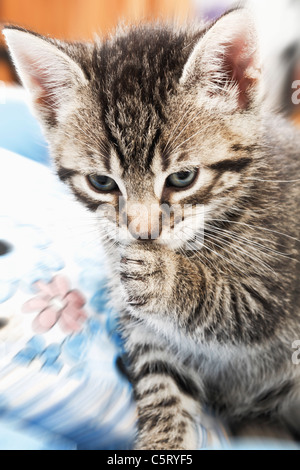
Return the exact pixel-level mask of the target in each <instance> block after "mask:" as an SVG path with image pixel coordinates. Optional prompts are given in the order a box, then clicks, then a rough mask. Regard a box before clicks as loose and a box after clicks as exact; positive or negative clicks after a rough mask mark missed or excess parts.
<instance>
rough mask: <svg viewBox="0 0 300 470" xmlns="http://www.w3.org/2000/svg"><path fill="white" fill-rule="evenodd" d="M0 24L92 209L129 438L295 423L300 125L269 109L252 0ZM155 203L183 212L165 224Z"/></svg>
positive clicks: (174, 439) (192, 439)
mask: <svg viewBox="0 0 300 470" xmlns="http://www.w3.org/2000/svg"><path fill="white" fill-rule="evenodd" d="M4 34H5V36H6V39H7V42H8V45H9V48H10V51H11V54H12V58H13V60H14V62H15V65H16V68H17V70H18V72H19V75H20V77H21V79H22V81H23V84H24V86H25V87H26V88H27V89H28V90H29V91H30V93H31V96H32V103H33V106H34V110H35V112H36V114H37V116H38V117H39V119H40V121H41V123H42V125H43V128H44V132H45V135H46V137H47V139H48V142H49V144H50V149H51V153H52V156H53V159H54V162H55V164H56V168H57V173H58V175H59V177H60V178H61V179H62V180H63V181H65V182H66V183H67V184H68V185H69V186H70V187H71V188H72V190H73V192H74V194H75V196H76V197H77V198H78V199H79V201H81V202H82V203H83V204H85V205H86V207H87V208H88V209H89V210H90V211H91V212H92V213H93V212H94V213H96V215H97V218H98V219H99V237H101V238H102V239H105V241H104V246H105V247H106V248H107V254H108V256H109V259H110V263H109V264H110V267H111V281H110V289H111V297H112V300H113V302H114V304H115V306H116V308H118V310H119V312H120V322H121V325H122V331H123V335H124V339H125V342H126V349H127V355H128V363H129V370H130V374H131V377H132V383H133V386H134V392H135V398H136V401H137V408H138V416H139V433H138V437H137V442H136V448H137V449H195V448H196V446H197V435H196V426H195V419H196V417H199V416H201V414H202V413H203V410H204V409H206V408H209V409H211V410H213V411H214V412H215V413H216V414H218V415H219V416H222V417H223V418H224V419H226V420H227V422H228V423H229V424H230V425H232V426H235V425H236V424H237V423H239V422H242V421H243V420H250V419H254V418H260V417H268V419H271V420H273V419H274V420H279V421H281V422H283V423H286V424H288V425H289V426H291V427H292V428H293V429H294V430H295V431H300V385H299V381H300V369H299V367H297V366H296V365H294V364H293V363H292V354H293V352H294V351H293V349H292V343H293V341H294V340H297V339H299V338H300V321H299V320H300V318H299V317H300V311H299V307H300V295H299V287H298V282H299V263H298V262H297V259H298V260H299V243H298V241H297V237H298V234H299V215H300V214H299V208H300V204H299V202H300V191H299V184H298V183H297V182H294V183H293V182H289V183H287V181H289V180H296V179H297V177H298V175H299V168H300V161H299V156H298V153H299V148H300V147H299V145H300V139H299V135H298V134H297V133H296V131H294V130H293V129H292V128H291V127H290V126H289V125H288V124H287V123H286V122H285V121H284V120H283V119H281V118H279V117H276V116H273V115H272V113H271V112H269V111H268V110H267V109H265V108H266V107H265V105H264V101H263V100H262V98H261V97H262V96H263V89H262V88H263V87H262V83H263V80H262V75H261V64H260V60H259V54H258V40H257V37H256V33H255V27H254V24H253V21H252V19H251V18H250V17H249V14H248V13H247V11H246V10H234V11H231V12H229V13H228V14H226V15H224V16H223V17H221V18H220V19H219V20H218V21H216V22H215V23H214V24H211V25H208V26H206V27H205V28H199V29H197V28H196V29H195V28H190V27H187V28H182V29H178V28H175V27H171V26H167V25H143V26H138V27H133V28H129V29H128V30H122V31H119V32H118V33H117V34H116V36H114V37H112V38H109V39H107V40H105V41H104V42H101V41H100V40H97V41H96V43H95V44H92V43H67V42H61V41H57V40H54V39H50V38H45V37H42V36H40V35H38V34H35V33H31V32H28V31H26V30H24V29H21V28H18V27H15V26H8V27H6V28H5V29H4ZM119 196H122V201H123V202H122V204H120V203H119ZM135 203H139V204H142V207H143V208H144V209H143V210H136V211H135V213H134V215H132V213H131V215H129V209H130V207H131V206H132V205H133V204H135ZM162 205H163V207H171V206H173V205H176V207H178V206H179V207H182V208H184V207H187V209H186V210H185V211H184V212H183V217H181V218H180V217H179V218H178V217H176V215H175V213H173V215H172V213H171V216H170V223H169V224H164V219H163V217H162V215H163V214H162V213H163V209H162ZM150 206H151V217H149V213H148V212H147V209H148V208H149V207H150ZM108 207H111V208H113V209H115V211H116V217H115V218H114V219H113V218H112V217H111V216H110V215H105V214H107V208H108ZM140 207H141V206H140ZM198 207H200V208H201V209H202V213H203V214H204V223H203V218H201V220H200V221H199V220H196V217H197V208H198ZM104 208H105V209H104ZM195 209H196V210H195ZM152 213H155V215H156V217H152ZM201 221H202V222H201ZM201 231H204V243H202V240H201V237H200V234H201ZM153 232H154V233H155V236H151V233H153ZM199 237H200V238H199ZM198 240H200V241H199V243H198V244H197V241H198ZM195 247H196V248H197V249H195ZM99 269H101V268H100V267H99Z"/></svg>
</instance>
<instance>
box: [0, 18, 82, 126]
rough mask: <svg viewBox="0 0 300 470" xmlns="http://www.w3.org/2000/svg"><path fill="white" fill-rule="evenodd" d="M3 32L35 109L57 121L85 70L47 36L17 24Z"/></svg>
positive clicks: (46, 117)
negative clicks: (20, 27)
mask: <svg viewBox="0 0 300 470" xmlns="http://www.w3.org/2000/svg"><path fill="white" fill-rule="evenodd" d="M3 34H4V36H5V38H6V41H7V44H8V47H9V50H10V53H11V56H12V59H13V62H14V64H15V66H16V69H17V72H18V74H19V76H20V78H21V81H22V83H23V85H24V87H25V88H26V89H27V90H28V91H29V92H30V94H31V98H32V102H33V107H34V109H35V110H36V111H37V113H38V115H39V117H41V118H42V120H43V121H44V122H46V124H48V125H49V124H50V125H51V124H52V125H53V124H55V123H56V122H57V118H58V116H59V112H60V110H61V109H62V107H63V105H64V104H67V103H68V101H69V100H70V98H71V96H72V93H74V89H76V88H77V87H78V86H80V85H83V84H85V83H86V82H87V79H86V78H85V75H84V73H83V70H82V69H81V68H80V66H79V65H78V64H77V63H76V62H75V61H74V60H73V59H71V57H69V56H68V55H67V54H66V53H65V52H63V51H62V50H61V49H60V48H59V47H57V46H56V45H55V44H54V43H52V42H51V40H48V39H47V38H44V37H42V36H39V35H36V34H34V33H30V32H28V31H26V30H22V29H18V28H15V27H6V28H4V30H3Z"/></svg>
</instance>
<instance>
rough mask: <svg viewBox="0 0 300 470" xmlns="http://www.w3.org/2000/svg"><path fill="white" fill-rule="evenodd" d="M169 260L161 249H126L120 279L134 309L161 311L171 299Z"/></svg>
mask: <svg viewBox="0 0 300 470" xmlns="http://www.w3.org/2000/svg"><path fill="white" fill-rule="evenodd" d="M168 265H169V266H170V262H169V261H168V257H167V255H166V253H164V251H163V250H162V249H161V248H160V247H155V249H154V248H151V249H150V248H149V247H148V248H145V247H144V246H143V245H132V246H128V247H126V248H124V249H123V251H122V253H121V259H120V278H121V283H122V286H123V289H124V293H125V299H126V302H127V303H128V305H129V306H131V307H132V308H149V307H152V308H153V307H155V306H156V307H157V304H163V303H164V301H166V297H168V295H169V286H170V279H168V274H169V272H168V271H169V270H168Z"/></svg>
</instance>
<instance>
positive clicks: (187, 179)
mask: <svg viewBox="0 0 300 470" xmlns="http://www.w3.org/2000/svg"><path fill="white" fill-rule="evenodd" d="M196 175H197V171H196V170H193V171H179V172H178V173H173V174H172V175H170V176H169V177H168V178H167V185H168V186H174V187H175V188H185V187H187V186H189V185H190V184H191V183H192V182H193V181H194V180H195V178H196Z"/></svg>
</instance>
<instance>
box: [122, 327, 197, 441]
mask: <svg viewBox="0 0 300 470" xmlns="http://www.w3.org/2000/svg"><path fill="white" fill-rule="evenodd" d="M145 337H147V341H146V340H145V339H144V338H145ZM137 338H138V341H136V339H137ZM151 339H152V341H151ZM135 341H136V343H135V344H134V342H135ZM156 342H157V339H156V340H155V339H154V338H152V334H151V332H145V330H144V329H143V328H142V327H137V328H136V329H135V330H133V331H132V336H131V338H130V337H129V338H128V347H127V349H128V350H130V353H129V358H130V362H131V377H132V381H133V385H134V392H135V398H136V402H137V410H138V428H139V434H138V440H137V443H136V449H153V450H159V449H163V450H168V449H173V450H174V449H184V450H188V449H197V441H198V439H197V437H198V436H197V432H196V426H195V419H196V418H197V417H199V416H200V413H201V409H200V404H199V399H200V396H201V391H200V388H201V385H200V384H199V383H198V380H197V377H195V374H194V373H193V371H192V370H189V369H187V368H183V367H182V366H180V362H179V361H178V360H176V357H174V355H173V354H171V353H170V350H168V349H165V348H164V347H163V346H162V345H160V346H158V345H156V344H155V343H156Z"/></svg>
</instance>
